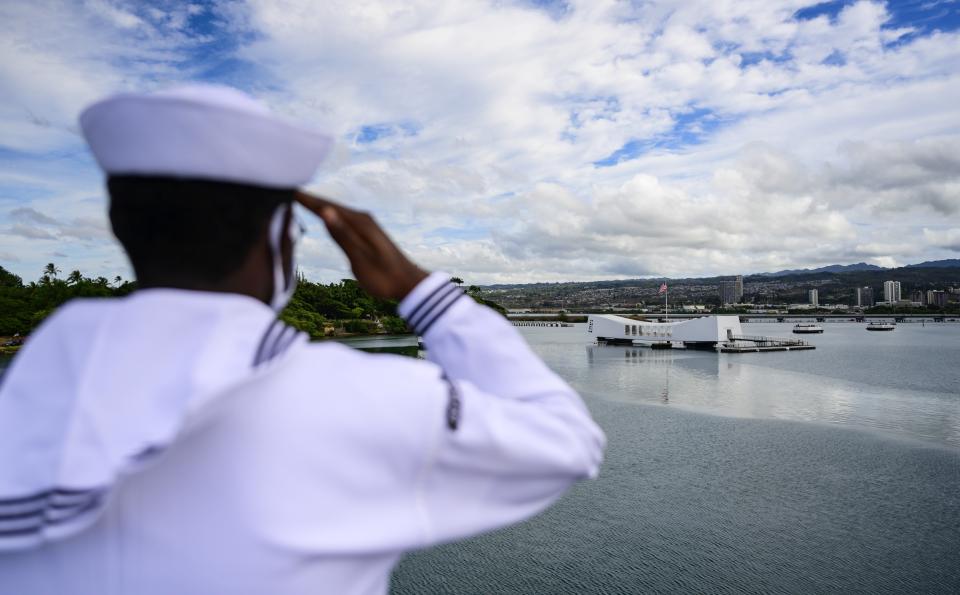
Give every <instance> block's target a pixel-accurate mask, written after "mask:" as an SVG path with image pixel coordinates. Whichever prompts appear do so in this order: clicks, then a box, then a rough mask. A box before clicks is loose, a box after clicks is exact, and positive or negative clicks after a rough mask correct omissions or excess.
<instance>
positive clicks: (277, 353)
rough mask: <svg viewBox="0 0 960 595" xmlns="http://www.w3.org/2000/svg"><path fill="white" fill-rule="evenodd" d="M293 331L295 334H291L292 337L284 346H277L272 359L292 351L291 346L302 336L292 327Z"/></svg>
mask: <svg viewBox="0 0 960 595" xmlns="http://www.w3.org/2000/svg"><path fill="white" fill-rule="evenodd" d="M291 330H292V331H293V332H292V333H290V337H289V338H288V339H286V340H285V341H284V342H283V344H282V345H278V346H277V348H276V349H275V350H274V354H273V355H272V356H271V357H270V359H273V358H275V357H277V356H280V355H283V354H284V353H286V351H287V349H290V346H291V345H293V342H294V341H296V340H297V337H298V336H300V333H299V332H298V331H297V330H296V329H294V328H292V327H291Z"/></svg>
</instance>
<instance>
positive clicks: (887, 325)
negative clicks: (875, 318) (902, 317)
mask: <svg viewBox="0 0 960 595" xmlns="http://www.w3.org/2000/svg"><path fill="white" fill-rule="evenodd" d="M895 328H897V325H896V324H894V323H892V322H871V323H869V324H867V330H868V331H892V330H893V329H895Z"/></svg>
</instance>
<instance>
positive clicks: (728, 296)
mask: <svg viewBox="0 0 960 595" xmlns="http://www.w3.org/2000/svg"><path fill="white" fill-rule="evenodd" d="M718 294H719V297H720V303H721V304H723V305H725V306H726V305H728V304H736V303H737V286H736V283H734V282H733V281H732V280H731V281H721V282H720V287H719V288H718Z"/></svg>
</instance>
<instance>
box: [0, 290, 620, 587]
mask: <svg viewBox="0 0 960 595" xmlns="http://www.w3.org/2000/svg"><path fill="white" fill-rule="evenodd" d="M447 279H449V277H447V276H444V275H442V274H439V273H435V274H433V275H431V276H430V277H428V278H427V279H426V280H425V281H423V282H422V283H421V284H420V285H419V286H418V287H417V288H416V289H415V290H414V291H413V292H412V293H411V294H410V295H409V296H407V298H406V299H404V300H403V302H401V304H400V314H401V315H402V316H404V317H405V318H406V320H408V321H409V322H410V324H411V325H412V326H413V327H414V328H415V329H416V330H417V331H418V334H421V335H422V337H423V341H424V343H425V345H426V347H427V356H428V358H429V360H430V361H419V360H415V359H412V358H405V357H400V356H393V355H378V354H367V353H363V352H359V351H356V350H353V349H350V348H347V347H344V346H342V345H340V344H337V343H331V342H326V343H308V342H307V341H306V340H305V339H304V338H303V336H302V335H299V336H298V335H296V334H295V333H293V332H292V331H290V330H287V329H286V328H285V327H283V326H282V325H279V324H273V325H271V322H272V321H273V317H274V314H273V312H272V311H271V310H270V309H269V308H268V307H267V306H265V305H264V304H262V303H260V302H258V301H256V300H254V299H252V298H247V297H244V296H239V295H231V294H212V293H203V292H189V291H179V290H166V289H153V290H143V291H139V292H137V293H135V294H133V295H131V296H129V297H127V298H122V299H115V300H78V301H75V302H72V303H71V304H69V305H67V306H66V307H65V308H63V309H62V310H61V311H60V312H58V313H57V314H55V315H54V316H53V317H52V318H51V320H49V321H48V322H47V323H45V325H44V326H43V327H42V328H41V330H39V331H38V332H37V333H35V334H34V336H33V337H32V338H31V340H30V342H29V343H28V345H27V346H26V347H25V349H24V350H23V351H22V352H21V353H20V354H19V356H18V357H17V359H16V360H15V361H14V362H13V364H12V365H11V368H10V369H9V370H8V373H7V374H6V376H5V378H4V379H3V384H2V385H0V593H3V594H4V595H6V594H11V595H12V594H17V595H30V594H39V593H43V594H48V593H49V594H58V595H59V594H61V593H73V594H80V595H83V594H97V595H107V594H115V593H136V594H143V595H150V594H171V593H177V594H181V595H187V594H194V593H196V594H201V593H203V594H208V593H276V594H307V593H310V594H317V593H335V594H337V595H341V594H343V595H346V594H358V595H359V594H370V593H380V594H382V593H385V592H387V590H388V587H389V577H390V572H391V570H392V568H393V566H394V564H395V563H396V562H397V560H398V559H399V557H400V556H401V554H402V553H403V552H404V551H407V550H411V549H415V548H421V547H424V546H429V545H431V544H436V543H440V542H444V541H449V540H453V539H458V538H462V537H466V536H469V535H474V534H477V533H479V532H482V531H487V530H491V529H495V528H497V527H503V526H505V525H508V524H511V523H515V522H517V521H520V520H523V519H526V518H529V517H530V516H532V515H534V514H536V513H538V512H539V511H541V510H543V509H544V508H545V507H547V506H549V505H550V504H551V503H552V502H554V501H555V500H556V499H557V498H558V497H559V496H560V495H561V494H563V492H564V491H565V490H566V489H567V488H568V487H569V486H570V485H571V484H572V483H573V482H575V481H576V480H578V479H583V478H587V477H593V476H594V475H596V473H597V471H598V467H599V464H600V461H601V457H602V452H603V448H604V436H603V434H602V432H601V431H600V430H599V428H598V427H597V426H596V425H595V424H594V422H593V421H592V420H591V418H590V415H589V413H588V411H587V409H586V407H585V406H584V404H583V403H582V402H581V400H580V399H579V397H578V396H577V394H576V393H575V392H574V391H573V390H572V389H571V388H570V387H569V386H568V385H567V384H566V383H565V382H563V381H562V380H561V379H560V378H559V377H557V376H556V374H554V373H553V372H551V371H550V370H549V369H548V368H547V367H546V365H545V364H544V363H543V362H542V361H541V360H540V359H539V358H537V357H536V356H535V355H534V354H533V353H532V352H531V350H530V349H529V347H528V346H527V345H526V343H525V342H524V340H523V339H522V338H521V337H520V336H519V334H518V333H517V332H516V330H515V329H514V328H512V326H511V325H510V324H509V323H508V322H507V321H505V320H504V319H503V318H502V317H501V316H500V315H498V314H496V313H494V312H492V311H491V310H489V309H488V308H485V307H483V306H480V305H478V304H476V303H475V302H474V301H473V300H472V299H470V298H469V297H466V296H464V295H463V293H462V292H461V291H460V290H459V289H458V288H456V287H455V286H453V285H451V284H449V282H448V281H447ZM267 329H269V330H267ZM254 362H256V364H254ZM28 415H29V416H32V417H33V419H26V418H24V416H28ZM11 436H15V437H14V438H11ZM51 436H55V437H56V439H54V440H51ZM51 443H52V444H53V446H51ZM18 490H19V491H18ZM4 550H6V551H4ZM453 571H455V570H453V569H451V572H453Z"/></svg>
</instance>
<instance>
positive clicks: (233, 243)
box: [107, 176, 294, 283]
mask: <svg viewBox="0 0 960 595" xmlns="http://www.w3.org/2000/svg"><path fill="white" fill-rule="evenodd" d="M107 188H108V190H109V192H110V222H111V223H112V225H113V233H114V234H115V235H116V236H117V239H118V240H120V243H121V244H122V245H123V248H124V249H125V250H126V252H127V255H128V256H129V257H130V263H131V264H132V265H133V268H134V271H135V272H136V274H137V278H138V279H141V280H142V279H146V278H156V277H164V278H169V277H171V276H172V277H176V278H178V279H189V280H196V281H202V282H207V283H216V282H218V281H221V280H223V279H224V278H225V277H227V276H228V275H230V274H231V273H233V272H235V271H236V270H238V269H239V268H240V267H241V266H242V265H243V263H244V262H245V261H246V259H247V256H248V255H249V253H250V250H252V249H253V247H254V246H255V245H256V243H257V242H258V240H260V238H261V237H262V234H264V233H266V228H267V224H268V222H269V219H270V216H271V214H272V213H273V212H274V210H276V208H277V206H279V205H280V204H283V203H289V202H291V201H292V200H293V195H294V189H275V188H264V187H260V186H252V185H247V184H236V183H231V182H220V181H211V180H198V179H180V178H169V177H152V176H111V177H109V178H108V179H107Z"/></svg>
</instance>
